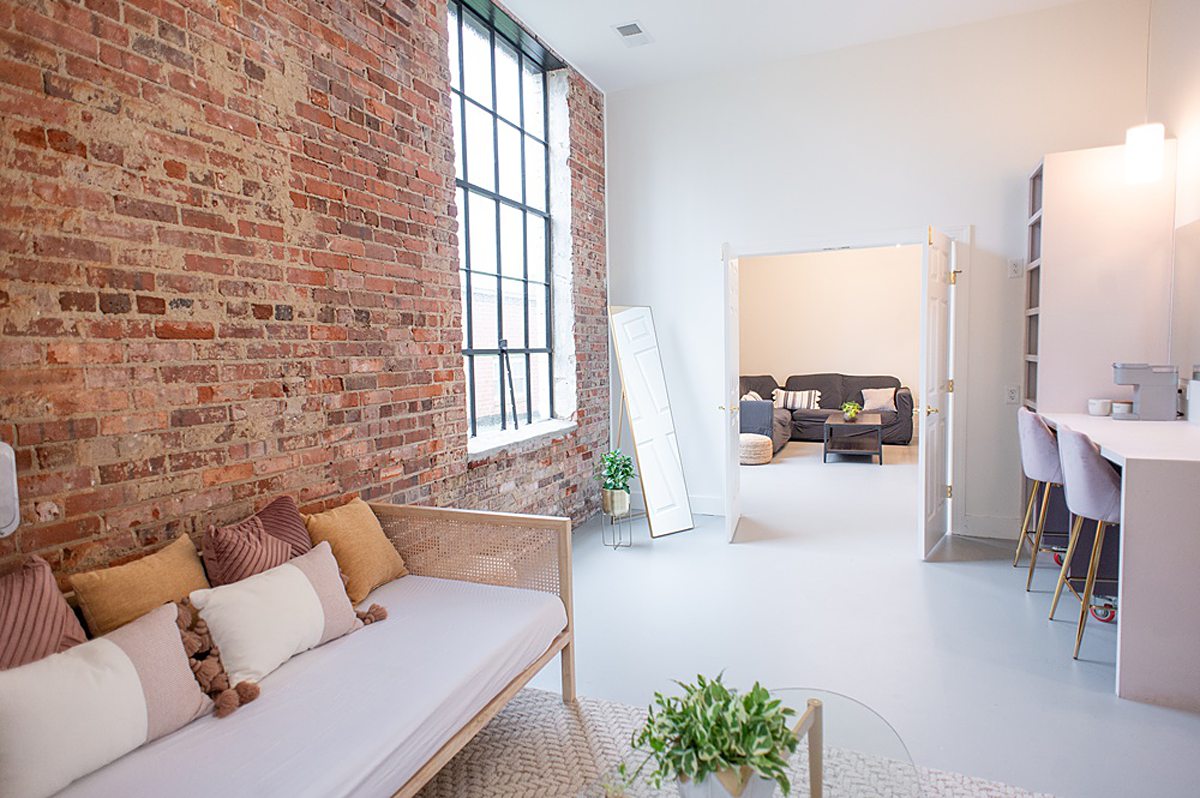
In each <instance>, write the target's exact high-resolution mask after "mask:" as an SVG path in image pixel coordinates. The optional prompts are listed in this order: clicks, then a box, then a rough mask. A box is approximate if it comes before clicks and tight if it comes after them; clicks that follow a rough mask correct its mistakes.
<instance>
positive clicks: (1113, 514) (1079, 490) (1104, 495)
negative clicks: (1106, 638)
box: [1050, 426, 1121, 659]
mask: <svg viewBox="0 0 1200 798" xmlns="http://www.w3.org/2000/svg"><path fill="white" fill-rule="evenodd" d="M1058 451H1059V456H1060V458H1061V459H1062V473H1063V488H1064V490H1065V492H1066V497H1067V509H1069V510H1070V511H1071V512H1072V513H1073V514H1074V515H1075V523H1074V524H1072V525H1071V536H1070V538H1069V540H1068V542H1067V554H1066V557H1065V558H1064V560H1063V564H1062V571H1061V572H1060V573H1059V575H1058V586H1057V587H1056V588H1055V589H1054V601H1053V602H1052V603H1051V604H1050V620H1054V611H1055V610H1056V609H1057V608H1058V598H1059V596H1061V595H1062V589H1063V585H1066V586H1067V587H1068V588H1070V589H1071V592H1072V593H1074V594H1075V595H1076V596H1077V597H1078V598H1079V602H1080V607H1079V626H1078V628H1077V629H1076V630H1075V653H1074V654H1073V656H1074V658H1075V659H1079V644H1080V643H1082V642H1083V627H1084V625H1085V624H1086V623H1087V616H1088V612H1089V611H1090V610H1092V609H1093V604H1092V596H1093V593H1094V591H1095V589H1096V582H1097V574H1098V572H1099V569H1100V556H1101V552H1102V551H1103V550H1104V533H1105V529H1106V528H1107V527H1109V526H1114V527H1117V534H1118V535H1119V534H1120V527H1119V524H1120V523H1121V476H1120V474H1118V473H1117V471H1116V469H1115V468H1113V466H1112V464H1111V463H1109V462H1108V461H1107V460H1105V459H1104V458H1103V457H1102V456H1101V455H1100V447H1099V446H1097V445H1096V444H1095V443H1094V442H1093V441H1092V439H1091V438H1089V437H1088V436H1086V435H1084V434H1082V433H1079V432H1076V431H1075V430H1072V429H1068V428H1067V427H1063V426H1060V427H1059V428H1058ZM1085 520H1088V521H1094V522H1095V524H1096V532H1095V534H1094V535H1093V536H1092V552H1091V555H1090V556H1089V557H1088V569H1087V576H1086V577H1085V578H1084V582H1083V592H1082V593H1081V592H1079V591H1077V590H1076V589H1075V586H1074V585H1072V584H1071V582H1072V581H1078V580H1079V578H1080V577H1075V576H1071V575H1070V571H1071V560H1072V558H1073V556H1074V554H1075V549H1076V547H1077V546H1078V545H1079V541H1080V538H1081V537H1083V535H1084V529H1083V525H1084V521H1085ZM1110 542H1112V543H1116V542H1117V541H1116V540H1110ZM1100 581H1105V582H1113V583H1115V581H1116V580H1115V579H1101V580H1100ZM1096 609H1099V610H1104V611H1111V610H1114V609H1115V608H1114V607H1113V606H1112V605H1105V606H1103V607H1096Z"/></svg>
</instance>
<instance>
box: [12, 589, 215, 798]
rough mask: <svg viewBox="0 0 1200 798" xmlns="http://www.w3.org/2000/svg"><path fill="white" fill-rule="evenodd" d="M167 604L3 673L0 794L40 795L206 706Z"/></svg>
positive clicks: (36, 797) (176, 725)
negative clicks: (91, 638)
mask: <svg viewBox="0 0 1200 798" xmlns="http://www.w3.org/2000/svg"><path fill="white" fill-rule="evenodd" d="M178 612H179V611H178V609H177V608H176V606H175V605H174V604H164V605H162V606H161V607H159V608H158V609H155V610H151V611H150V612H149V613H147V614H146V615H143V616H142V617H141V618H138V619H137V620H135V621H132V622H131V623H127V624H125V625H124V626H122V627H121V628H119V629H115V630H113V631H112V632H110V633H108V634H107V635H105V636H104V637H98V638H96V639H95V640H90V641H88V642H87V643H80V644H79V645H77V646H72V647H71V648H69V649H67V650H66V651H63V652H61V653H58V654H52V655H51V656H49V657H46V658H45V659H40V660H37V661H35V662H30V663H28V664H26V665H22V666H20V667H18V668H11V669H9V670H6V671H0V795H3V796H4V797H5V798H43V797H44V796H48V795H51V794H52V793H56V792H58V791H59V790H61V789H62V788H63V787H66V786H67V785H68V784H70V783H71V782H72V781H74V780H75V779H78V778H80V777H81V776H85V775H87V774H88V773H91V772H92V771H93V770H97V769H99V768H101V767H103V766H104V765H107V764H108V763H109V762H112V761H113V760H116V759H119V758H121V757H122V756H124V755H125V754H127V753H129V752H130V751H132V750H134V749H135V748H138V747H139V746H141V745H144V744H145V743H148V742H150V741H151V740H155V739H157V738H159V737H162V736H164V735H167V734H170V733H171V732H173V731H175V730H176V729H179V728H182V727H183V726H186V725H187V724H189V723H191V722H192V721H193V720H195V719H196V718H198V717H200V716H201V715H204V714H206V713H207V712H209V711H210V710H211V709H212V701H210V700H209V698H208V696H206V695H205V694H204V693H202V692H201V691H200V685H199V684H197V683H196V678H195V676H193V675H192V669H191V668H190V667H189V666H188V657H187V653H186V652H185V651H184V649H183V641H182V639H181V638H180V635H179V627H178V626H177V625H176V623H175V619H176V617H177V616H178Z"/></svg>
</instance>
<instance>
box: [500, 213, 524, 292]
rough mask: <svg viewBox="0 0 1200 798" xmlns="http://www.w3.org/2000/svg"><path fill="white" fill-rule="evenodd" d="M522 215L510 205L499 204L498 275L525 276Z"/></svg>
mask: <svg viewBox="0 0 1200 798" xmlns="http://www.w3.org/2000/svg"><path fill="white" fill-rule="evenodd" d="M523 215H524V214H522V213H521V211H520V210H519V209H517V208H514V207H513V206H511V205H505V204H503V203H501V204H500V273H501V274H503V275H504V276H506V277H524V276H525V258H524V252H525V245H524V238H525V225H524V223H523V221H522V219H521V217H522V216H523Z"/></svg>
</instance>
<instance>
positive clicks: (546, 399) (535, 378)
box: [529, 354, 550, 421]
mask: <svg viewBox="0 0 1200 798" xmlns="http://www.w3.org/2000/svg"><path fill="white" fill-rule="evenodd" d="M529 371H530V375H529V384H530V387H531V388H532V389H533V404H532V405H531V406H532V408H533V420H534V421H545V420H546V419H548V418H550V356H549V355H544V354H537V355H530V356H529Z"/></svg>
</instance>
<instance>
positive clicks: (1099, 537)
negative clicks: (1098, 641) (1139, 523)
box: [1072, 521, 1104, 659]
mask: <svg viewBox="0 0 1200 798" xmlns="http://www.w3.org/2000/svg"><path fill="white" fill-rule="evenodd" d="M1103 547H1104V522H1103V521H1097V522H1096V538H1095V540H1093V541H1092V559H1091V561H1090V562H1088V572H1087V581H1086V582H1084V584H1083V602H1082V603H1081V604H1080V605H1079V628H1078V629H1076V630H1075V653H1074V654H1072V658H1073V659H1079V644H1080V643H1082V642H1083V626H1084V624H1086V623H1087V617H1088V611H1089V610H1090V609H1091V608H1092V589H1093V588H1094V587H1095V586H1096V571H1097V570H1099V567H1100V550H1101V549H1102V548H1103Z"/></svg>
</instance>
